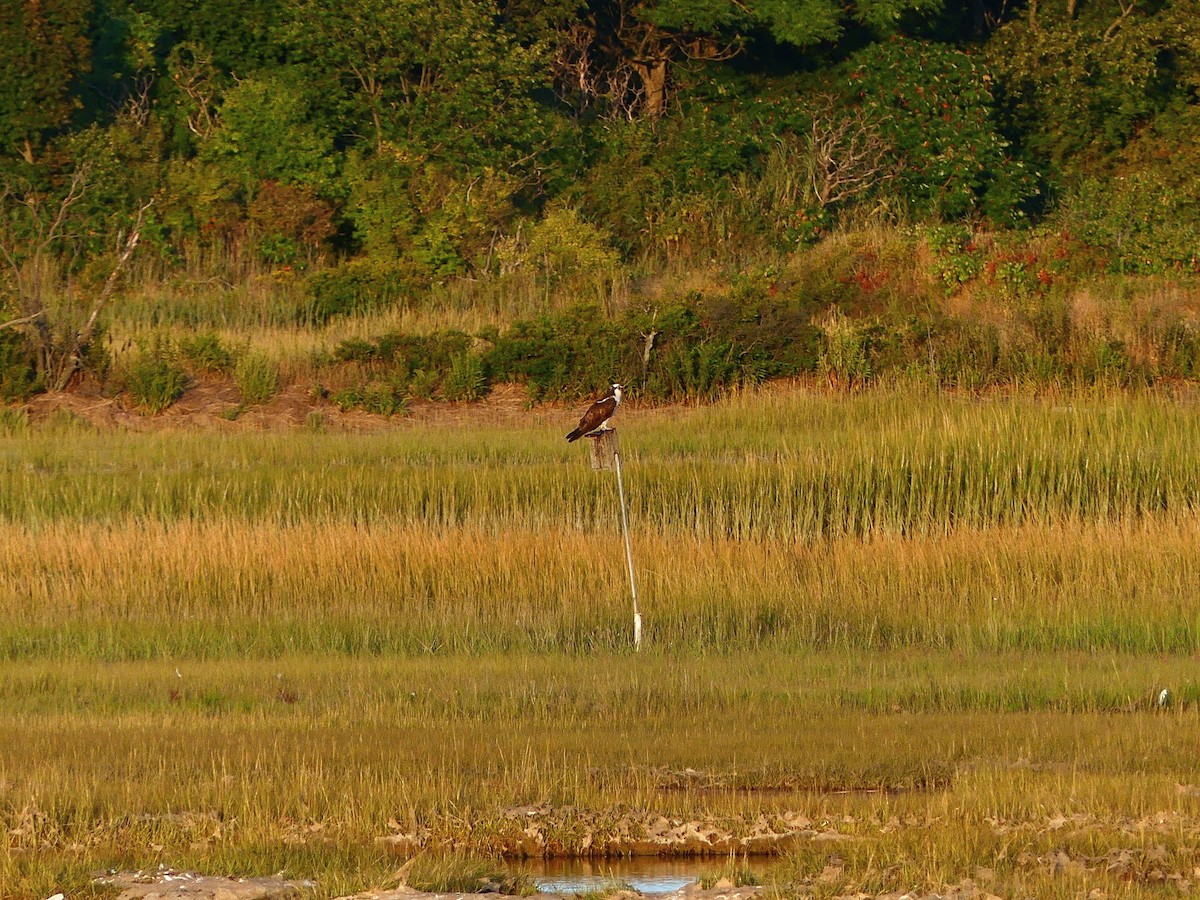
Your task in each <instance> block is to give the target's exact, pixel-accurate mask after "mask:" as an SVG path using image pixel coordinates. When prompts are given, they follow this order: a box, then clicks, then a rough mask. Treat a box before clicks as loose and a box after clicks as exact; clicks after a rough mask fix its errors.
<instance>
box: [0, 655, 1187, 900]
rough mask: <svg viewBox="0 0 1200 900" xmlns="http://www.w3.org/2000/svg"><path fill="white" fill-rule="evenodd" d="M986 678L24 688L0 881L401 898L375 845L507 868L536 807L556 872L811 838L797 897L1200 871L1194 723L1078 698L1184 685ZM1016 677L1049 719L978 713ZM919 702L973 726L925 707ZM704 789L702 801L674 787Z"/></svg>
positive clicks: (327, 676) (81, 671)
mask: <svg viewBox="0 0 1200 900" xmlns="http://www.w3.org/2000/svg"><path fill="white" fill-rule="evenodd" d="M969 662H970V664H969V665H964V661H963V660H962V659H952V658H945V657H943V656H941V655H938V654H920V655H914V654H911V653H903V654H894V655H890V656H889V655H884V656H883V657H882V658H880V657H878V656H877V655H874V654H843V653H838V654H826V655H816V656H809V657H790V658H789V657H784V658H780V657H779V656H778V655H776V654H769V653H763V654H759V655H757V656H750V657H746V656H720V657H710V658H704V657H690V658H688V657H685V658H682V659H681V658H653V657H651V658H638V659H630V658H613V657H609V656H597V657H594V658H579V659H574V660H571V659H563V658H556V657H553V656H546V655H536V656H516V657H508V658H500V657H491V658H488V659H484V660H480V659H477V658H463V657H431V658H416V659H407V660H405V659H379V660H344V659H330V660H326V661H321V660H314V659H313V658H311V657H295V658H290V659H283V660H271V661H252V662H229V661H220V662H212V663H197V662H193V663H186V662H184V663H181V664H180V665H179V666H178V669H179V673H180V675H179V676H177V675H176V674H175V666H174V665H173V664H171V663H126V664H112V665H107V666H104V667H101V668H97V667H96V666H95V664H92V663H86V662H81V663H66V664H64V663H61V662H32V663H21V664H11V665H9V666H6V668H5V675H4V682H3V695H2V696H3V700H2V703H0V709H2V710H3V712H2V714H0V780H2V782H3V784H4V786H5V792H4V795H3V797H2V798H0V825H3V827H4V829H5V832H4V833H5V834H6V843H5V845H4V846H5V849H4V850H3V851H2V852H0V866H3V867H6V868H5V869H4V871H6V872H7V873H10V874H11V877H12V878H13V879H15V880H14V881H13V882H12V883H16V884H26V885H28V884H37V885H39V888H38V889H39V890H40V889H41V886H43V885H45V884H46V882H45V880H38V879H44V877H45V873H46V872H47V871H48V872H52V873H54V877H57V878H62V879H66V882H58V884H59V885H60V887H59V888H58V889H62V886H63V884H64V883H69V884H77V883H80V880H81V879H82V875H83V872H84V871H85V870H86V867H87V866H91V867H92V868H93V869H94V868H108V867H112V866H119V867H129V868H153V867H154V866H156V865H159V864H163V865H168V866H173V867H176V868H193V869H199V870H201V871H209V872H222V873H228V874H262V873H264V872H276V871H283V872H284V873H285V874H286V875H287V876H289V877H304V878H311V877H317V878H318V882H319V894H320V895H322V896H330V895H335V894H336V892H337V891H339V890H349V889H352V888H356V886H357V889H361V888H362V887H366V886H371V885H379V884H384V883H386V882H387V879H388V878H389V877H390V874H391V873H392V872H393V871H394V870H395V869H396V868H398V867H399V866H400V864H401V863H402V862H403V859H402V858H396V857H390V856H389V854H388V853H387V852H386V849H385V848H382V847H380V846H379V845H377V844H376V843H375V840H374V839H375V838H376V837H378V836H380V835H382V834H386V833H389V832H410V831H413V830H423V831H424V833H425V834H426V835H427V840H428V846H430V847H431V848H432V849H435V850H437V849H441V850H458V851H459V852H467V851H470V852H473V853H476V854H485V855H489V856H494V855H495V854H497V853H499V852H502V851H503V850H505V848H511V847H513V846H515V845H516V844H517V842H519V840H520V839H521V838H522V837H523V829H524V828H525V826H526V820H525V817H524V815H523V814H520V813H518V814H513V813H511V812H510V810H511V809H512V808H514V807H515V808H518V809H523V808H525V807H526V806H527V805H529V804H541V803H549V804H551V805H552V806H553V807H555V808H558V809H561V810H563V811H564V812H563V818H562V820H561V822H560V823H559V826H560V831H559V832H557V836H556V837H555V840H560V841H563V842H564V843H563V845H562V846H563V847H564V849H565V850H569V849H570V848H571V846H573V845H572V844H571V841H572V840H575V841H578V840H580V839H581V838H582V836H583V835H585V834H587V833H589V829H591V830H594V829H603V828H604V827H605V826H604V822H606V821H608V819H609V818H615V817H618V816H619V815H620V812H621V810H628V809H635V810H636V809H644V810H650V811H654V812H657V813H660V814H662V815H666V816H669V817H677V818H680V819H686V818H687V817H691V816H696V815H702V816H709V817H716V818H717V819H718V820H719V821H723V822H725V823H726V824H727V825H728V826H729V827H731V828H732V829H733V830H734V832H735V833H737V831H738V829H739V828H745V827H747V825H748V823H750V822H751V821H753V820H755V819H757V818H758V817H761V816H767V817H769V818H772V817H777V816H782V815H784V814H785V813H786V812H788V811H791V812H793V813H800V814H802V815H804V816H805V817H806V818H807V819H809V820H810V821H811V823H812V826H811V827H812V828H813V829H815V830H817V831H820V832H821V833H824V834H826V836H827V838H829V841H831V842H829V841H826V842H816V843H814V844H812V845H811V846H802V847H800V848H798V849H797V850H796V852H795V854H794V856H793V857H792V858H791V862H790V865H792V866H793V867H794V872H795V873H796V875H795V877H797V878H800V879H801V880H803V879H806V878H808V877H810V875H811V874H812V873H811V872H810V871H809V869H808V868H807V867H812V866H817V863H818V862H819V861H821V860H828V859H829V858H830V857H831V856H836V857H839V858H841V859H842V860H843V861H844V866H845V869H846V873H847V878H848V879H850V880H853V879H858V880H860V881H861V880H862V879H866V878H868V875H869V870H870V869H871V868H872V866H875V867H877V868H878V860H881V859H892V860H895V861H898V862H897V864H899V865H901V868H900V869H898V870H896V871H894V872H892V873H891V874H890V875H889V876H888V878H889V879H891V880H890V881H889V882H888V883H891V884H901V883H905V882H908V883H909V886H912V884H913V883H912V881H911V879H917V882H916V883H919V884H925V883H929V884H932V883H934V882H937V881H939V880H940V881H941V883H952V882H954V881H956V880H960V879H962V878H964V877H969V876H970V875H971V872H972V871H973V867H974V866H978V865H997V866H998V865H999V864H1000V863H1004V862H1005V860H1007V864H1008V865H1010V866H1011V867H1014V869H1019V868H1021V867H1023V866H1025V864H1024V863H1022V864H1020V866H1018V863H1017V860H1016V857H1017V855H1018V854H1019V853H1033V854H1034V855H1035V856H1036V855H1037V854H1039V853H1045V854H1046V855H1048V856H1052V855H1053V853H1054V852H1057V850H1058V849H1061V848H1066V850H1067V851H1068V852H1070V853H1072V854H1075V855H1076V856H1079V855H1081V854H1083V853H1084V851H1086V853H1087V854H1088V855H1089V857H1094V856H1098V855H1103V854H1104V853H1107V852H1108V851H1109V849H1110V848H1118V849H1121V848H1124V849H1129V848H1133V849H1138V848H1141V850H1147V849H1152V848H1153V847H1155V846H1157V845H1158V844H1163V845H1164V846H1168V847H1174V848H1175V849H1174V850H1172V851H1171V852H1172V854H1174V855H1173V858H1174V859H1176V860H1180V861H1182V860H1184V859H1185V858H1186V859H1191V858H1192V857H1194V856H1195V853H1196V851H1195V848H1194V847H1189V845H1188V844H1187V840H1186V835H1187V834H1189V833H1190V829H1192V828H1195V827H1200V790H1197V789H1195V788H1193V787H1189V786H1190V785H1194V784H1195V783H1196V781H1197V774H1198V771H1197V768H1196V763H1195V755H1194V735H1195V731H1196V728H1197V725H1198V719H1197V716H1198V715H1200V707H1198V706H1197V704H1195V703H1194V702H1192V703H1189V704H1184V705H1180V706H1178V707H1176V708H1174V709H1173V710H1171V711H1170V712H1166V713H1162V712H1158V711H1154V710H1153V709H1152V708H1150V707H1149V705H1148V704H1146V705H1144V706H1138V707H1136V708H1130V709H1128V710H1125V709H1120V710H1112V709H1108V710H1104V709H1098V708H1097V704H1095V703H1093V702H1090V701H1088V700H1087V699H1086V697H1087V695H1088V691H1089V690H1090V689H1095V688H1096V687H1097V686H1099V685H1101V684H1104V683H1108V684H1110V685H1111V688H1110V690H1113V691H1119V692H1122V693H1125V694H1127V695H1130V696H1133V697H1137V696H1139V695H1141V694H1142V693H1143V692H1144V688H1145V685H1146V684H1151V685H1157V684H1158V683H1162V682H1161V681H1160V679H1168V680H1171V681H1172V682H1173V683H1179V682H1180V681H1182V680H1183V679H1185V678H1186V677H1187V673H1188V671H1189V669H1190V665H1189V663H1190V661H1189V660H1186V659H1168V660H1155V659H1153V658H1149V659H1148V658H1146V657H1122V656H1111V657H1099V658H1098V657H1096V656H1094V655H1091V654H1084V655H1079V656H1067V657H1062V656H1059V655H1042V656H1028V655H1013V656H1009V657H1000V658H988V657H980V658H975V659H971V660H969ZM1013 671H1020V672H1021V676H1020V678H1019V679H1018V680H1021V681H1024V682H1025V683H1026V684H1027V685H1036V686H1037V687H1036V688H1035V689H1034V690H1033V692H1040V693H1041V694H1042V695H1043V697H1044V700H1043V701H1042V702H1040V703H1037V704H1034V705H1033V707H1034V708H1031V709H1027V710H1022V711H1012V712H1001V713H997V712H996V711H995V710H994V708H993V706H992V704H991V703H989V702H986V701H984V702H979V703H976V702H973V701H972V700H971V699H970V698H971V697H972V696H973V691H974V692H979V691H980V690H981V688H986V686H987V685H989V684H990V685H991V688H992V689H1001V686H1002V685H1003V684H1004V683H1005V681H1006V680H1007V676H1006V673H1009V672H1013ZM180 676H181V677H180ZM920 684H926V685H941V686H943V687H944V688H945V693H946V694H948V695H951V696H956V697H958V698H959V701H958V703H957V704H956V705H954V706H953V708H951V707H950V705H945V706H944V707H943V708H939V706H942V705H941V704H938V703H922V702H917V701H914V700H913V697H912V695H911V693H910V692H911V691H912V690H913V688H914V687H915V686H917V685H920ZM281 685H282V686H284V687H285V688H286V690H287V691H290V692H291V696H294V698H295V699H294V700H289V699H287V696H285V695H284V693H283V692H282V691H281ZM864 695H865V696H871V697H874V698H875V700H876V705H875V707H874V708H873V709H872V710H871V711H864V710H863V709H861V702H860V701H859V700H856V699H855V697H856V696H857V697H861V696H864ZM976 695H977V694H976ZM847 697H849V698H850V699H849V700H848V701H847V700H846V699H845V698H847ZM1072 698H1073V699H1072ZM689 768H690V769H694V770H697V771H699V772H702V773H705V774H706V775H707V777H706V778H704V779H703V780H697V781H694V782H693V781H685V782H684V783H683V784H682V786H681V784H680V782H679V781H678V778H677V777H676V774H675V773H678V772H682V771H685V770H686V769H689ZM1181 785H1182V786H1184V787H1181ZM1060 818H1062V819H1063V821H1062V822H1059V821H1058V820H1059V819H1060ZM739 823H742V824H740V825H739ZM601 833H603V832H602V831H601ZM572 836H573V837H572ZM39 860H40V861H42V862H43V863H44V864H45V865H44V866H43V867H41V868H39V866H38V865H37V861H39ZM997 860H999V862H997ZM1180 864H1181V865H1182V862H1181V863H1180ZM457 865H458V863H456V862H455V863H451V864H450V870H449V874H447V873H446V872H442V874H445V875H446V877H450V875H453V874H454V871H455V870H456V867H457ZM436 868H437V867H436V866H435V869H436ZM414 871H415V870H414ZM819 871H821V868H820V867H818V872H819ZM1188 871H1190V870H1188ZM876 875H878V872H876ZM429 877H430V882H429V883H430V884H433V883H434V882H435V880H436V878H440V877H441V874H438V872H437V871H435V872H433V873H431V874H430V876H429ZM471 877H472V878H476V877H478V876H477V875H472V876H471ZM489 877H491V876H489ZM789 877H791V876H789ZM21 879H24V881H23V882H22V881H21ZM920 879H931V880H930V881H929V882H925V881H921V880H920ZM413 883H416V882H415V881H414V882H413ZM848 883H850V882H849V881H848ZM50 886H53V885H50ZM459 889H462V888H459ZM33 893H34V891H33V890H30V891H29V894H28V895H32V894H33ZM16 896H26V895H24V894H17V895H16ZM42 896H48V894H43V895H42Z"/></svg>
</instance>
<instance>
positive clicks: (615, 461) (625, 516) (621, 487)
mask: <svg viewBox="0 0 1200 900" xmlns="http://www.w3.org/2000/svg"><path fill="white" fill-rule="evenodd" d="M584 437H587V438H590V439H591V441H592V443H591V445H590V447H591V457H592V468H593V469H595V470H596V471H597V472H616V473H617V496H619V497H620V499H621V533H622V534H623V535H624V536H625V562H626V564H627V565H628V567H629V592H630V593H631V594H632V595H633V649H634V650H640V649H642V613H641V611H640V610H639V609H638V595H637V581H636V579H635V578H634V576H633V545H632V543H630V540H629V513H628V512H627V511H626V509H625V480H624V478H623V477H622V473H621V442H620V441H619V440H618V438H617V429H615V428H605V429H602V430H600V431H593V432H592V433H591V434H588V435H584Z"/></svg>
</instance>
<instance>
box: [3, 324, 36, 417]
mask: <svg viewBox="0 0 1200 900" xmlns="http://www.w3.org/2000/svg"><path fill="white" fill-rule="evenodd" d="M41 388H42V384H41V380H40V379H39V378H38V375H37V370H36V368H35V365H34V358H33V354H32V353H30V352H29V346H28V344H27V342H26V341H25V339H24V337H23V336H22V335H21V334H20V333H19V332H16V331H13V330H11V329H3V330H0V402H3V403H11V402H13V401H14V400H26V399H28V398H29V396H30V395H32V394H35V393H37V392H38V391H39V390H41Z"/></svg>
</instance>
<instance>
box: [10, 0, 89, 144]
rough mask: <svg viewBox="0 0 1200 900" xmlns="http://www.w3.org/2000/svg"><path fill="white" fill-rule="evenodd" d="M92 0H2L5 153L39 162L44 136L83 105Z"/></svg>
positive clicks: (65, 121) (49, 133)
mask: <svg viewBox="0 0 1200 900" xmlns="http://www.w3.org/2000/svg"><path fill="white" fill-rule="evenodd" d="M91 8H92V2H91V0H23V2H16V0H7V2H5V3H0V72H2V73H3V75H2V76H0V154H4V155H7V154H12V153H19V154H20V155H21V156H22V157H24V159H25V161H26V162H27V163H33V162H34V161H35V158H36V156H37V152H38V150H39V148H40V147H41V146H42V144H43V142H44V140H45V139H46V138H47V137H48V136H50V135H52V134H53V133H54V132H56V131H58V130H60V129H62V128H64V127H66V125H67V124H68V123H69V121H70V119H71V116H72V114H73V113H74V112H75V110H76V109H78V108H79V106H80V102H79V100H78V97H77V96H76V95H75V94H74V93H73V91H72V86H73V84H74V82H75V81H76V80H77V79H78V78H79V77H80V76H82V75H83V74H84V73H85V72H86V71H87V69H88V67H89V64H90V60H91V53H90V49H91V47H90V43H89V41H88V16H89V15H90V13H91Z"/></svg>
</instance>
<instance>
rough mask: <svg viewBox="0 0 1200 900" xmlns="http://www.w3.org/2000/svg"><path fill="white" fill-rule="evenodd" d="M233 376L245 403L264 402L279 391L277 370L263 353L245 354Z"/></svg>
mask: <svg viewBox="0 0 1200 900" xmlns="http://www.w3.org/2000/svg"><path fill="white" fill-rule="evenodd" d="M233 377H234V380H235V381H236V382H237V386H238V390H240V391H241V392H242V399H243V400H245V401H246V402H247V403H252V404H253V403H266V402H267V401H268V400H270V399H271V398H272V397H274V396H275V394H276V393H277V392H278V391H279V370H278V369H277V368H276V366H275V363H274V361H273V360H272V359H271V358H270V357H269V356H267V355H266V354H265V353H257V352H255V353H247V354H245V355H244V356H243V357H242V358H241V359H240V360H239V361H238V364H237V369H236V370H235V371H234V376H233Z"/></svg>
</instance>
